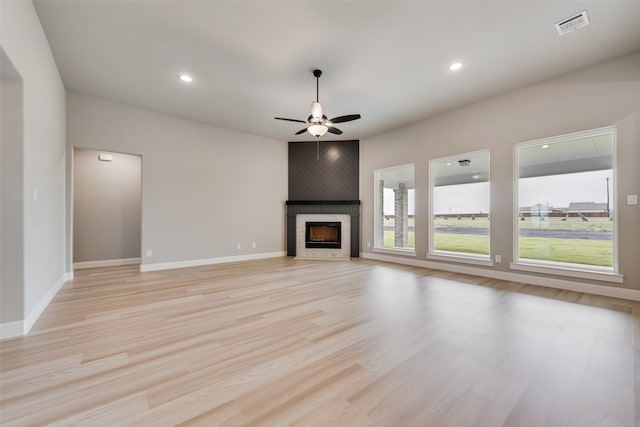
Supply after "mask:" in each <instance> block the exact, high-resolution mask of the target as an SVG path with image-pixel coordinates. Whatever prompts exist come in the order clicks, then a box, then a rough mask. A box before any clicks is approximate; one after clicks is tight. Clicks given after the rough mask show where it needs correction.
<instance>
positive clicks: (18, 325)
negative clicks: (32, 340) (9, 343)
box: [0, 320, 24, 340]
mask: <svg viewBox="0 0 640 427" xmlns="http://www.w3.org/2000/svg"><path fill="white" fill-rule="evenodd" d="M23 323H24V322H23V321H22V320H17V321H15V322H7V323H0V340H8V339H10V338H15V337H21V336H22V331H23V330H24V325H23Z"/></svg>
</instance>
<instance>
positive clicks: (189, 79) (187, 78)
mask: <svg viewBox="0 0 640 427" xmlns="http://www.w3.org/2000/svg"><path fill="white" fill-rule="evenodd" d="M180 80H182V81H183V82H185V83H191V82H192V81H193V77H191V76H190V75H189V74H180Z"/></svg>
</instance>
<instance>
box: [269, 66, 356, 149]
mask: <svg viewBox="0 0 640 427" xmlns="http://www.w3.org/2000/svg"><path fill="white" fill-rule="evenodd" d="M313 75H314V76H315V78H316V100H315V101H313V102H312V103H311V114H310V115H309V117H307V120H306V121H304V120H298V119H287V118H284V117H274V118H275V119H276V120H286V121H288V122H296V123H304V124H306V125H308V126H307V127H305V128H304V129H300V130H299V131H298V132H296V133H295V134H296V135H301V134H303V133H305V132H309V133H310V134H311V135H313V136H315V137H316V138H319V137H321V136H323V135H324V134H325V133H327V132H329V133H332V134H335V135H341V134H342V131H341V130H340V129H338V128H336V127H334V126H333V125H334V124H336V123H345V122H350V121H353V120H358V119H359V118H360V114H348V115H346V116H338V117H334V118H333V119H327V116H325V115H324V112H323V111H322V105H320V101H319V92H320V89H319V88H320V76H322V70H313Z"/></svg>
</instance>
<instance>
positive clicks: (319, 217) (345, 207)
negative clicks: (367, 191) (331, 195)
mask: <svg viewBox="0 0 640 427" xmlns="http://www.w3.org/2000/svg"><path fill="white" fill-rule="evenodd" d="M307 223H331V224H336V223H337V224H340V234H339V236H338V238H337V239H333V238H332V239H331V240H338V242H340V243H339V244H337V245H335V246H331V247H328V245H327V244H326V242H322V243H320V244H319V245H318V246H316V247H312V248H309V247H308V246H307V245H306V242H307V241H308V240H309V238H308V235H307V233H308V232H307V225H306V224H307ZM324 225H326V224H324ZM325 231H326V229H325ZM359 232H360V201H359V200H345V201H343V200H340V201H294V200H288V201H287V255H289V256H295V257H297V258H306V259H349V258H350V257H357V256H359V255H360V235H359ZM312 240H318V239H312ZM323 240H327V239H326V238H323ZM316 243H317V242H316Z"/></svg>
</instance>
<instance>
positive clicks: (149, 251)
mask: <svg viewBox="0 0 640 427" xmlns="http://www.w3.org/2000/svg"><path fill="white" fill-rule="evenodd" d="M152 256H153V251H152V250H151V249H147V258H151V257H152Z"/></svg>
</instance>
